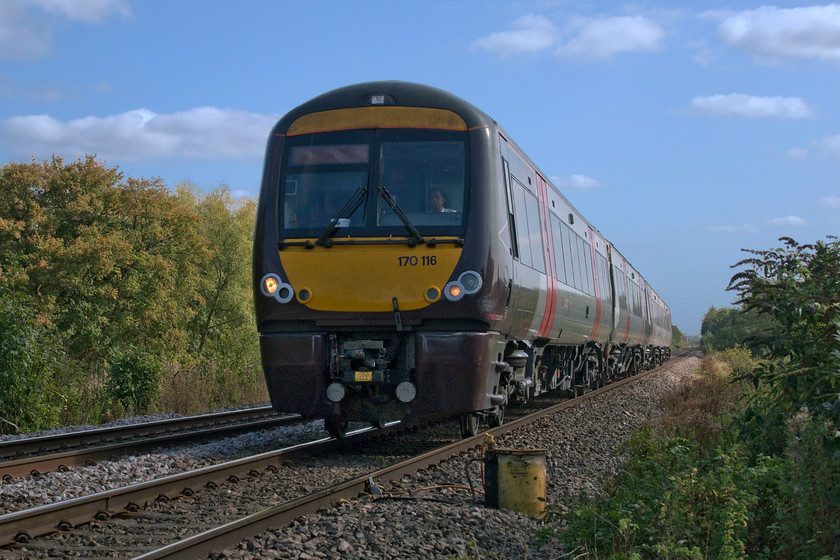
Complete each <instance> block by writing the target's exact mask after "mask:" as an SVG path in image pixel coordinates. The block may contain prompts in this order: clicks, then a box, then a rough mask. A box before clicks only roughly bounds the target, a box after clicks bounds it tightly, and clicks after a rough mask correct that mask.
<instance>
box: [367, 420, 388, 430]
mask: <svg viewBox="0 0 840 560" xmlns="http://www.w3.org/2000/svg"><path fill="white" fill-rule="evenodd" d="M370 426H371V427H372V428H374V429H376V430H381V429H382V428H384V427H385V422H383V421H382V420H371V421H370Z"/></svg>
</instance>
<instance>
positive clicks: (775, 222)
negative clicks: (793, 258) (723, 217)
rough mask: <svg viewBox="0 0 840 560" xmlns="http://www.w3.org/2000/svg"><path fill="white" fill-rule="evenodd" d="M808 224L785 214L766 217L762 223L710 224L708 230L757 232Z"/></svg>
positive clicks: (715, 231) (737, 232)
mask: <svg viewBox="0 0 840 560" xmlns="http://www.w3.org/2000/svg"><path fill="white" fill-rule="evenodd" d="M807 225H808V222H806V221H805V220H803V219H802V218H800V217H799V216H794V215H790V216H785V217H783V218H768V219H766V220H764V222H763V224H761V225H756V224H753V223H749V222H747V223H744V224H741V225H739V226H735V225H724V226H710V227H709V231H711V232H712V233H725V234H741V233H747V234H753V233H758V232H759V231H761V230H764V229H778V228H789V227H805V226H807Z"/></svg>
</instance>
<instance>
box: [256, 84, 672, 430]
mask: <svg viewBox="0 0 840 560" xmlns="http://www.w3.org/2000/svg"><path fill="white" fill-rule="evenodd" d="M253 290H254V302H255V315H256V321H257V329H258V331H259V340H260V352H261V359H262V365H263V372H264V375H265V380H266V385H267V388H268V393H269V395H270V398H271V403H272V406H273V407H274V408H275V409H276V410H277V411H278V412H290V413H298V414H300V415H301V416H303V417H304V418H312V419H317V418H322V419H323V420H324V425H325V427H326V429H327V431H328V432H329V433H330V434H331V435H333V436H335V437H342V436H344V435H345V434H346V431H347V429H348V425H349V423H351V422H364V423H366V424H368V423H369V424H370V425H373V426H382V425H384V423H386V422H390V421H394V420H407V419H417V418H423V417H432V416H438V417H439V416H450V417H457V418H458V419H459V422H460V428H461V432H462V433H463V435H464V436H471V435H475V434H477V433H478V432H479V428H480V426H481V424H482V423H486V424H487V425H489V426H491V427H492V426H498V425H500V424H502V423H503V422H504V416H505V410H506V408H507V407H508V406H510V405H513V404H516V403H518V402H523V401H527V400H529V399H531V398H533V397H535V396H537V395H539V394H541V393H544V392H547V391H553V390H557V391H567V392H569V393H575V394H577V393H580V392H583V391H586V390H589V389H590V388H593V387H597V386H600V385H603V384H605V383H607V382H609V381H610V380H612V379H615V378H619V377H623V376H627V375H632V374H634V373H636V372H639V371H641V370H643V369H648V368H651V367H654V366H657V365H659V364H661V363H663V362H665V361H666V360H668V359H669V358H670V344H671V315H670V309H669V308H668V306H667V305H666V304H665V302H664V301H663V300H662V298H661V297H659V295H658V294H657V292H656V291H655V290H654V289H653V288H652V287H651V285H650V284H649V283H648V282H647V281H646V280H645V278H644V277H643V276H642V274H641V273H640V272H639V271H638V270H637V269H636V268H635V267H633V265H632V264H631V263H630V262H629V261H628V260H627V259H626V258H625V257H624V256H623V255H622V254H621V253H620V252H619V250H618V249H617V247H616V246H615V245H614V244H613V243H611V242H610V241H608V240H607V239H606V238H605V237H604V236H603V235H602V234H601V232H600V231H599V230H598V229H597V228H595V227H594V226H593V225H592V224H591V223H590V222H589V221H587V220H586V218H584V217H583V215H581V213H580V212H578V210H577V209H575V208H574V207H573V206H572V204H571V203H570V202H569V201H568V200H567V199H566V198H565V197H564V196H563V194H562V193H561V191H560V190H559V189H558V188H557V187H556V186H555V185H554V184H552V182H551V181H550V180H549V178H548V177H547V176H546V174H545V173H543V172H542V171H540V169H539V168H538V167H537V166H536V165H535V164H534V163H533V162H532V161H531V160H530V159H529V158H528V156H526V155H525V154H524V152H523V151H522V150H521V149H520V148H519V147H518V146H517V144H516V143H515V142H514V141H513V140H512V139H511V137H510V136H509V135H508V134H507V133H506V132H505V131H504V130H503V129H502V128H501V127H500V126H499V124H498V123H497V122H496V121H494V120H493V119H492V118H491V117H489V116H488V115H487V114H485V113H484V112H483V111H481V110H480V109H478V108H477V107H475V106H474V105H472V104H471V103H469V102H467V101H465V100H463V99H461V98H460V97H458V96H456V95H454V94H451V93H449V92H446V91H444V90H441V89H438V88H435V87H432V86H428V85H424V84H418V83H412V82H404V81H375V82H365V83H359V84H354V85H349V86H345V87H341V88H338V89H335V90H332V91H329V92H326V93H323V94H321V95H319V96H317V97H315V98H313V99H311V100H310V101H307V102H305V103H303V104H301V105H300V106H298V107H296V108H294V109H292V110H291V111H289V112H288V113H286V114H285V115H284V116H283V117H281V118H280V120H279V121H278V122H277V123H276V124H275V126H274V127H273V128H272V130H271V132H270V135H269V137H268V141H267V144H266V152H265V160H264V166H263V175H262V183H261V190H260V196H259V202H258V208H257V219H256V227H255V236H254V251H253Z"/></svg>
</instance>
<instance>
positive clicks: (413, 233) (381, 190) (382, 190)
mask: <svg viewBox="0 0 840 560" xmlns="http://www.w3.org/2000/svg"><path fill="white" fill-rule="evenodd" d="M379 193H380V194H381V195H382V198H384V199H385V202H387V203H388V205H389V206H390V207H391V208H392V209H393V210H394V214H396V215H397V216H399V218H400V220H402V222H403V223H404V224H405V228H406V229H407V230H408V232H409V233H410V234H411V236H412V237H413V238H414V240H415V241H416V242H417V243H425V242H426V239H425V238H424V237H423V236H422V235H421V234H420V232H419V231H418V230H417V228H416V227H414V224H412V223H411V220H409V219H408V216H406V215H405V212H403V211H402V208H400V205H399V204H397V201H396V200H394V197H393V196H391V193H389V192H388V189H386V188H385V187H384V186H382V185H379Z"/></svg>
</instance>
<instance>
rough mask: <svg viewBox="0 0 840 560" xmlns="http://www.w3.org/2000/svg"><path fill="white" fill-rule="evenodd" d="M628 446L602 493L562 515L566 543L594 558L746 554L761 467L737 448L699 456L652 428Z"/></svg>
mask: <svg viewBox="0 0 840 560" xmlns="http://www.w3.org/2000/svg"><path fill="white" fill-rule="evenodd" d="M626 451H627V452H629V453H630V455H631V457H632V459H631V460H630V461H629V463H628V464H627V465H626V467H625V471H624V472H623V473H622V475H621V476H620V477H619V478H617V479H616V480H615V481H614V482H613V483H612V484H611V485H610V486H609V487H608V488H607V492H606V494H605V495H604V496H603V497H599V498H596V499H595V500H594V501H593V502H590V503H588V504H585V505H583V506H582V507H579V508H577V509H574V510H572V511H571V512H570V514H569V515H568V516H567V517H566V521H567V526H566V528H565V530H564V531H563V534H562V538H563V540H564V541H566V543H567V546H574V547H578V548H581V549H583V550H585V551H587V553H588V555H589V557H592V558H616V559H618V558H685V559H695V558H696V559H698V560H699V559H703V558H718V559H732V560H735V559H740V558H743V557H744V553H745V550H746V547H747V542H748V538H749V531H748V526H749V523H748V521H749V518H750V511H752V510H753V509H754V507H755V505H756V503H757V497H756V495H755V485H756V481H757V480H760V475H761V473H762V471H763V468H762V467H751V466H748V465H747V462H746V460H745V458H744V457H743V456H742V455H740V454H739V453H738V452H737V450H734V449H729V450H727V451H723V450H721V449H714V451H713V452H712V453H708V454H704V453H702V452H701V451H700V449H699V447H698V446H697V445H696V444H695V443H693V442H692V441H691V440H689V439H685V438H681V437H677V436H667V435H666V436H659V435H657V434H656V433H655V432H654V430H653V429H652V428H648V429H646V430H643V431H641V432H639V433H638V434H636V435H635V436H634V437H633V438H632V439H631V440H630V441H629V443H628V444H627V446H626ZM578 557H580V556H578Z"/></svg>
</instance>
